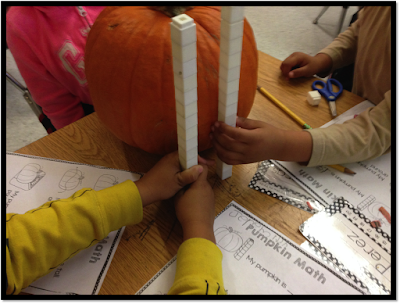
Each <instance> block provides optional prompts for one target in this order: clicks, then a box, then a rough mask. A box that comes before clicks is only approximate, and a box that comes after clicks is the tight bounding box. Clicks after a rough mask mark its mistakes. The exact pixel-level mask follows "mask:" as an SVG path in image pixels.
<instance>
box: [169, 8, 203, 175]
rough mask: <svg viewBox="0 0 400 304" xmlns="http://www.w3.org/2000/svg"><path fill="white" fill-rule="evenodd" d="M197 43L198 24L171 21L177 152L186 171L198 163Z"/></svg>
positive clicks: (183, 19) (186, 19) (185, 17)
mask: <svg viewBox="0 0 400 304" xmlns="http://www.w3.org/2000/svg"><path fill="white" fill-rule="evenodd" d="M196 40H197V39H196V24H195V23H194V22H193V19H192V18H190V17H189V16H188V15H185V14H182V15H178V16H176V17H174V18H172V22H171V44H172V57H173V59H172V60H173V69H174V85H175V105H176V122H177V132H178V150H179V162H180V164H181V166H182V168H183V169H184V170H186V169H188V168H190V167H192V166H194V165H197V164H198V162H197V154H198V152H197V150H198V140H197V138H198V136H197V135H198V134H197V124H198V122H197V48H196Z"/></svg>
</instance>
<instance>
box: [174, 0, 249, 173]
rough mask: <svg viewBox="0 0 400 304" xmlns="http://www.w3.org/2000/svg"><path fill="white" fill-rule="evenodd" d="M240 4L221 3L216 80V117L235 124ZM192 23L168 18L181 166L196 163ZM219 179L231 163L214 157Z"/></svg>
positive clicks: (196, 138)
mask: <svg viewBox="0 0 400 304" xmlns="http://www.w3.org/2000/svg"><path fill="white" fill-rule="evenodd" d="M243 19H244V7H243V6H223V7H221V36H220V58H219V62H220V65H219V83H218V91H219V92H218V120H219V121H223V122H225V123H226V124H228V125H230V126H232V127H236V114H237V107H238V99H239V79H240V65H241V57H242V43H243ZM196 40H197V39H196V24H195V23H194V22H193V19H192V18H190V17H189V16H187V15H186V14H182V15H178V16H176V17H174V18H172V22H171V44H172V57H173V69H174V85H175V101H176V121H177V131H178V149H179V161H180V164H181V166H182V168H183V169H188V168H190V167H192V166H194V165H197V164H198V162H197V154H198V134H197V132H198V131H197V125H198V120H197V54H196ZM217 174H218V176H219V177H220V178H221V179H226V178H228V177H230V176H232V166H231V165H227V164H225V163H223V162H222V161H221V160H220V159H217Z"/></svg>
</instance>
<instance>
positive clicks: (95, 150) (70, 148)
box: [16, 51, 363, 294]
mask: <svg viewBox="0 0 400 304" xmlns="http://www.w3.org/2000/svg"><path fill="white" fill-rule="evenodd" d="M258 55H259V70H258V84H259V85H261V86H262V87H264V88H265V89H266V90H267V91H269V92H270V93H271V94H272V95H273V96H275V97H276V98H278V99H279V100H280V101H281V102H282V103H284V104H285V105H286V106H288V107H289V108H290V109H291V110H292V111H293V112H295V113H296V114H297V115H298V116H299V117H301V118H302V119H303V120H305V121H306V122H307V123H308V124H309V125H310V126H311V127H313V128H316V127H320V126H321V125H323V124H324V123H326V122H328V121H329V120H331V119H332V117H331V114H330V111H329V107H328V103H327V102H326V101H325V100H322V101H321V103H320V104H319V106H318V107H312V106H310V105H309V104H308V103H307V100H306V96H307V92H308V91H311V83H312V82H313V79H312V78H308V79H305V78H302V79H294V80H290V81H288V80H286V79H285V78H284V77H283V76H282V74H281V71H280V69H279V67H280V63H281V62H280V61H279V60H277V59H275V58H273V57H271V56H269V55H267V54H265V53H263V52H260V51H259V52H258ZM361 101H363V98H361V97H359V96H356V95H354V94H352V93H350V92H348V91H344V92H343V93H342V95H341V96H340V97H339V99H338V101H337V112H338V115H340V114H342V113H343V112H344V111H346V110H348V109H349V108H351V107H353V106H354V105H356V104H358V103H359V102H361ZM249 117H250V118H252V119H258V120H262V121H265V122H268V123H270V124H272V125H275V126H279V127H281V128H284V129H293V130H300V129H301V127H300V126H299V125H298V124H297V123H295V122H294V121H293V120H292V119H291V118H290V117H289V116H287V115H286V114H285V113H283V112H282V111H281V110H280V109H279V108H278V107H277V106H275V105H274V104H273V103H272V102H271V101H270V100H268V99H266V98H265V97H264V96H263V95H261V94H260V93H259V92H257V93H256V97H255V101H254V106H253V108H252V110H251V113H250V115H249ZM16 152H17V153H21V154H29V155H37V156H42V157H48V158H55V159H63V160H68V161H74V162H79V163H85V164H92V165H100V166H105V167H109V168H117V169H125V170H131V171H138V172H143V173H145V172H147V171H148V170H149V169H150V168H151V167H152V166H153V165H154V164H155V163H156V162H157V161H158V160H159V159H160V157H159V156H156V155H151V154H148V153H146V152H144V151H142V150H140V149H138V148H134V147H131V146H128V145H127V144H125V143H123V142H122V141H120V140H119V139H117V138H116V137H115V136H114V135H113V134H111V133H110V132H109V131H108V130H107V129H106V128H105V127H104V126H103V124H102V123H101V122H100V121H99V119H98V116H97V115H96V113H93V114H91V115H89V116H87V117H85V118H83V119H80V120H79V121H77V122H75V123H73V124H71V125H69V126H67V127H65V128H63V129H61V130H58V131H57V132H55V133H52V134H50V135H48V136H46V137H44V138H42V139H40V140H38V141H36V142H34V143H32V144H30V145H28V146H26V147H24V148H22V149H20V150H18V151H16ZM201 155H202V156H203V157H206V158H214V159H215V157H216V156H215V153H214V151H213V150H212V149H211V150H208V151H205V152H204V153H201ZM257 166H258V164H257V163H253V164H248V165H238V166H234V167H233V175H232V177H230V178H228V179H226V180H224V181H222V180H220V179H219V177H218V176H217V175H216V173H215V168H214V167H212V168H210V170H209V176H208V180H209V182H210V183H211V185H212V187H213V189H214V193H215V199H216V210H215V214H218V213H219V212H221V211H222V210H223V209H224V208H225V207H226V206H227V205H228V204H229V203H230V202H231V201H232V200H235V201H236V202H237V203H239V204H240V205H242V206H243V207H244V208H246V209H247V210H249V211H250V212H252V213H254V214H255V215H256V216H258V217H259V218H261V219H262V220H264V221H265V222H266V223H268V224H269V225H271V226H273V227H274V228H276V229H277V230H279V231H280V232H282V233H283V234H285V235H286V236H287V237H289V238H290V239H291V240H293V241H294V242H296V243H297V244H299V245H300V244H301V243H302V242H304V241H305V238H304V237H303V236H302V235H301V233H300V232H299V229H298V228H299V226H300V224H301V223H303V222H304V221H306V220H307V219H308V218H309V217H310V216H311V214H309V213H307V212H305V211H303V210H300V209H298V208H296V207H294V206H291V205H289V204H287V203H284V202H282V201H279V200H278V199H275V198H273V197H270V196H268V195H266V194H263V193H261V192H258V191H256V190H253V189H251V188H249V187H248V184H249V182H250V180H251V179H252V177H253V176H254V174H255V172H256V170H257ZM142 232H144V235H145V236H144V237H143V236H142V237H140V236H141V234H142ZM181 242H182V230H181V227H180V225H179V223H178V222H177V221H176V217H175V212H174V208H173V202H172V200H170V201H165V202H160V203H156V204H153V205H151V206H149V207H147V208H146V209H145V210H144V214H143V221H142V222H141V223H140V224H138V225H135V226H127V227H126V229H125V232H124V234H123V236H122V239H121V242H120V244H119V246H118V249H117V251H116V253H115V256H114V259H113V260H112V263H111V266H110V268H109V270H108V273H107V276H106V278H105V280H104V283H103V285H102V288H101V290H100V293H99V294H134V293H136V292H137V291H138V290H139V289H140V288H141V287H142V286H143V285H144V284H145V283H146V282H147V281H148V280H149V279H150V278H151V277H152V276H153V275H154V274H156V273H157V272H158V271H159V270H160V269H161V268H162V267H163V266H164V265H165V264H166V263H167V262H168V261H169V260H170V259H171V258H172V257H173V256H175V254H176V253H177V250H178V247H179V245H180V244H181Z"/></svg>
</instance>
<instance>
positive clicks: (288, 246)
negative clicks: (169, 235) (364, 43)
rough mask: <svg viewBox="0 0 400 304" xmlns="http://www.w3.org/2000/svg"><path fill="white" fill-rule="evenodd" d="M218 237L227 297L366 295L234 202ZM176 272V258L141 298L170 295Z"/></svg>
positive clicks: (219, 222)
mask: <svg viewBox="0 0 400 304" xmlns="http://www.w3.org/2000/svg"><path fill="white" fill-rule="evenodd" d="M214 232H215V238H216V242H217V245H218V247H219V249H220V250H221V252H222V254H223V260H222V269H223V278H224V286H225V289H226V291H227V293H228V294H231V295H234V294H248V295H250V294H251V295H262V294H265V295H267V294H275V295H278V294H279V295H292V294H293V295H300V294H303V295H314V294H344V295H350V294H358V295H360V294H366V293H368V290H367V289H365V288H364V289H363V288H362V287H361V286H357V285H356V284H355V283H354V282H351V281H349V280H347V279H346V278H345V277H344V276H343V275H342V274H340V273H338V272H336V271H335V270H334V269H333V268H331V267H329V266H328V265H327V264H326V263H324V262H321V261H320V260H319V259H316V258H315V257H314V256H313V255H311V254H309V253H308V252H307V251H305V250H303V249H302V248H301V247H300V246H298V245H297V244H295V243H294V242H292V241H291V240H290V239H288V238H287V237H286V236H284V235H283V234H281V233H280V232H278V231H277V230H275V229H274V228H272V227H271V226H269V225H268V224H267V223H265V222H263V221H262V220H260V219H259V218H258V217H256V216H255V215H254V214H252V213H250V212H249V211H247V210H246V209H244V208H243V207H242V206H240V205H239V204H237V203H236V202H231V203H230V204H229V205H228V206H227V207H226V208H225V209H224V210H223V211H222V212H221V213H220V214H219V215H218V216H217V218H216V219H215V223H214ZM175 272H176V256H175V257H174V258H173V259H172V260H171V261H169V262H168V263H167V264H166V265H165V266H164V267H163V268H162V269H161V270H160V271H159V272H158V273H157V274H156V275H155V276H154V277H153V278H152V279H151V280H150V281H149V282H147V283H146V284H145V285H144V286H143V287H142V288H141V289H140V290H139V291H138V292H137V294H138V295H142V294H143V295H145V294H166V293H167V292H168V290H169V289H170V288H171V286H172V284H173V281H174V277H175Z"/></svg>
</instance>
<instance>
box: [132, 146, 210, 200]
mask: <svg viewBox="0 0 400 304" xmlns="http://www.w3.org/2000/svg"><path fill="white" fill-rule="evenodd" d="M198 161H199V164H206V165H207V164H208V165H212V164H213V163H214V161H208V160H205V159H204V158H202V157H200V156H199V157H198ZM201 172H203V167H202V166H201V165H196V166H193V167H191V168H189V169H188V170H185V171H181V168H180V165H179V156H178V151H175V152H173V153H170V154H168V155H166V156H164V157H163V158H162V159H161V160H160V161H159V162H158V163H157V164H156V165H155V166H154V167H153V168H151V169H150V171H149V172H147V173H146V174H145V175H144V176H143V177H142V178H141V179H140V180H138V181H137V182H135V184H136V186H137V188H138V190H139V193H140V196H141V198H142V203H143V206H146V205H148V204H151V203H154V202H157V201H161V200H165V199H168V198H171V197H173V196H174V195H175V194H176V193H177V192H178V191H179V190H180V189H182V187H184V186H186V185H188V184H191V183H193V182H194V181H196V180H197V178H198V177H199V175H200V173H201Z"/></svg>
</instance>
